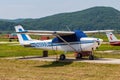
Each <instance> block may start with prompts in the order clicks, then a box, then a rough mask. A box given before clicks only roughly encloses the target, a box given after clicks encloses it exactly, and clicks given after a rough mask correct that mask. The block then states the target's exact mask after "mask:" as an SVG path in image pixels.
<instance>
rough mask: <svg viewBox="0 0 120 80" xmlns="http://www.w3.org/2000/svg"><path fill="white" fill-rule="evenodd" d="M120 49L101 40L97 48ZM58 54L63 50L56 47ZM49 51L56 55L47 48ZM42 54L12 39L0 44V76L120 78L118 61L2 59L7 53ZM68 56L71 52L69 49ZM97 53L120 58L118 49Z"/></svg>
mask: <svg viewBox="0 0 120 80" xmlns="http://www.w3.org/2000/svg"><path fill="white" fill-rule="evenodd" d="M106 50H117V51H119V50H120V47H119V46H116V47H113V46H110V45H109V44H102V45H101V47H100V48H99V49H98V51H106ZM57 53H58V54H61V53H63V52H62V51H57ZM49 55H51V56H52V55H55V52H54V51H49ZM26 56H42V50H40V49H34V48H25V47H22V46H20V45H18V44H17V45H16V43H15V44H13V43H7V44H0V80H119V79H120V69H119V68H120V65H119V64H98V63H84V62H47V61H33V60H18V59H16V60H15V59H14V60H11V59H5V58H6V57H26ZM67 56H74V54H73V53H71V52H69V53H68V54H67ZM95 56H96V57H102V58H120V54H118V53H113V54H110V53H104V52H103V53H98V52H97V51H95Z"/></svg>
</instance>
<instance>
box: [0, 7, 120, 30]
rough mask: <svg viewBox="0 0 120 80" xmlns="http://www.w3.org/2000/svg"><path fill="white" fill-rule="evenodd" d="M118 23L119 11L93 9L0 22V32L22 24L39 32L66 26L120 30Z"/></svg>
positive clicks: (103, 8) (81, 28) (104, 8)
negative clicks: (39, 30)
mask: <svg viewBox="0 0 120 80" xmlns="http://www.w3.org/2000/svg"><path fill="white" fill-rule="evenodd" d="M1 21H2V24H1ZM119 21H120V11H118V10H116V9H114V8H111V7H93V8H89V9H86V10H82V11H77V12H71V13H60V14H56V15H52V16H47V17H43V18H39V19H18V20H17V21H16V20H12V21H10V20H4V21H3V20H0V30H14V28H13V26H14V25H16V24H22V25H23V26H24V27H25V28H26V29H41V30H43V29H44V30H67V28H66V26H67V27H69V28H70V29H71V30H75V29H80V30H98V29H115V30H120V27H119V26H120V22H119ZM3 23H4V24H3Z"/></svg>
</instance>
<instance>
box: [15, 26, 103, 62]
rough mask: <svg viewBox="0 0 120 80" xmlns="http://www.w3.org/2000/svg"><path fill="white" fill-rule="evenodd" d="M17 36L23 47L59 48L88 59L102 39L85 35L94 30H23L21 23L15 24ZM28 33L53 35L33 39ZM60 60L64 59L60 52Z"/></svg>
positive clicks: (77, 57)
mask: <svg viewBox="0 0 120 80" xmlns="http://www.w3.org/2000/svg"><path fill="white" fill-rule="evenodd" d="M15 30H16V32H17V36H18V39H19V42H20V44H21V45H23V46H25V47H34V48H40V49H43V50H61V51H64V52H68V51H72V52H75V53H76V55H75V57H76V59H81V58H82V57H84V56H89V59H90V60H93V59H94V55H93V51H94V50H96V49H97V48H98V47H99V46H100V45H101V43H102V41H103V40H102V39H99V38H90V37H87V36H86V34H85V33H93V32H94V31H85V33H84V32H83V31H80V30H75V31H39V30H24V29H23V27H22V26H21V25H18V26H15ZM29 34H34V35H49V36H55V37H54V38H53V39H49V40H34V39H31V37H30V36H29ZM59 59H60V60H65V59H66V56H65V54H61V55H60V57H59Z"/></svg>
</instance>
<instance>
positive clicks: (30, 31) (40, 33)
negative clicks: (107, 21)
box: [17, 25, 114, 36]
mask: <svg viewBox="0 0 120 80" xmlns="http://www.w3.org/2000/svg"><path fill="white" fill-rule="evenodd" d="M18 26H21V25H18ZM112 31H114V30H95V31H83V32H84V33H87V34H89V33H99V32H112ZM17 32H18V33H26V34H33V35H56V34H57V35H60V36H64V35H72V34H75V32H74V31H43V30H25V31H20V30H19V31H17Z"/></svg>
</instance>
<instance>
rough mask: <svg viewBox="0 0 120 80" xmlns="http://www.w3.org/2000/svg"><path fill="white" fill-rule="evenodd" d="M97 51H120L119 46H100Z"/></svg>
mask: <svg viewBox="0 0 120 80" xmlns="http://www.w3.org/2000/svg"><path fill="white" fill-rule="evenodd" d="M97 50H98V51H105V50H120V46H111V45H110V44H102V45H101V46H100V47H99V48H98V49H97Z"/></svg>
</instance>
